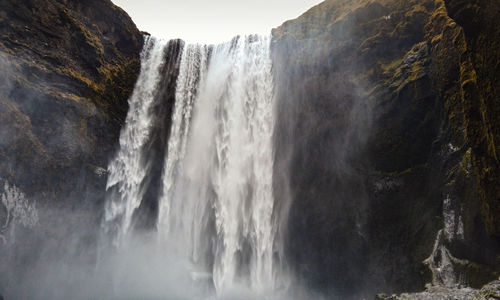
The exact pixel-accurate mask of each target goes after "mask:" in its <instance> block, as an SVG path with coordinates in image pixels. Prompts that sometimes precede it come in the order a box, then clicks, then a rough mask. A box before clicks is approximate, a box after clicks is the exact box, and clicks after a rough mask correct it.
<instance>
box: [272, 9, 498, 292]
mask: <svg viewBox="0 0 500 300" xmlns="http://www.w3.org/2000/svg"><path fill="white" fill-rule="evenodd" d="M448 2H450V3H448ZM451 2H453V1H446V5H447V6H445V2H444V1H440V0H438V1H398V0H379V1H363V0H358V1H339V0H331V1H325V2H323V3H322V4H320V5H318V6H317V7H315V8H312V9H311V10H310V11H308V12H306V13H305V14H304V15H302V16H301V17H299V18H298V19H296V20H292V21H289V22H287V23H285V24H283V25H282V26H281V27H279V28H278V29H275V30H274V31H273V36H274V41H273V59H274V62H275V76H276V81H277V87H278V91H277V93H278V124H277V133H276V137H275V141H276V159H275V160H276V165H275V174H283V175H278V176H277V177H276V178H275V194H276V198H277V199H278V200H279V201H280V203H287V198H289V202H288V205H289V206H290V215H289V218H288V225H287V230H286V232H285V236H286V241H287V242H286V244H287V245H286V251H287V254H288V258H289V261H290V265H291V268H292V269H293V270H294V271H295V272H296V273H297V274H298V280H304V281H305V282H306V283H307V284H308V285H309V286H311V287H314V288H316V289H319V290H322V291H324V292H325V293H327V294H334V293H338V294H339V295H338V296H341V297H349V296H351V297H354V298H359V297H360V296H361V295H370V294H371V295H373V294H374V293H375V292H382V291H388V292H392V291H396V292H397V291H404V290H406V291H416V290H422V289H423V288H424V284H425V283H427V282H432V283H434V284H436V285H447V284H451V285H454V284H467V285H471V286H473V287H476V288H478V287H480V286H481V285H483V284H485V283H486V282H488V281H490V280H492V279H493V278H495V276H496V274H497V272H498V271H499V270H500V265H499V261H498V255H497V253H499V249H500V248H499V245H498V240H497V239H496V235H495V232H496V231H495V229H494V228H496V227H495V226H496V225H495V224H496V222H497V221H498V219H499V217H500V215H499V214H498V213H496V212H497V210H498V207H500V205H498V203H496V202H495V201H497V200H498V184H494V183H493V182H498V180H495V178H497V176H498V174H499V173H498V169H497V168H498V161H497V160H496V158H495V157H496V154H495V153H496V152H495V151H496V150H495V149H497V148H494V147H493V146H494V145H497V144H494V138H495V137H498V135H495V129H494V128H496V127H495V126H497V124H499V122H495V121H493V120H496V119H494V118H498V111H497V110H496V109H497V108H498V103H496V102H495V100H494V99H497V98H498V97H497V96H495V95H496V94H494V88H493V87H495V88H496V87H497V86H498V84H495V83H498V78H499V77H500V74H498V68H497V69H494V68H495V66H498V60H497V59H496V56H497V55H498V51H495V50H493V49H496V48H495V47H493V46H494V45H496V44H495V43H497V42H498V34H496V32H497V30H498V21H494V20H495V19H494V17H497V16H498V14H497V11H498V5H497V6H495V5H496V4H494V1H483V2H484V3H483V4H478V5H476V6H477V7H476V6H474V5H472V6H474V7H475V8H474V9H476V10H472V11H473V14H474V16H475V17H474V18H473V19H470V18H468V17H463V19H464V20H472V21H471V22H472V23H471V25H470V26H473V29H467V28H466V27H467V25H464V27H462V25H461V24H460V21H457V22H458V23H459V24H457V23H455V22H454V20H453V19H452V18H451V17H453V16H454V15H453V14H454V13H453V12H452V11H450V12H449V11H448V10H447V7H448V9H451V7H452V6H453V5H452V3H451ZM456 2H457V3H458V2H460V3H461V2H464V3H465V1H456ZM458 6H459V5H458V4H457V5H456V6H454V7H458ZM493 6H495V7H493ZM482 9H484V10H486V11H485V12H481V10H482ZM487 9H488V10H487ZM456 11H457V12H462V13H463V14H465V13H466V12H467V11H469V12H470V11H471V9H469V8H467V9H461V8H456ZM482 14H487V16H488V17H489V19H487V20H485V21H484V22H482V23H481V22H479V21H478V20H477V22H476V21H473V20H476V19H478V18H481V17H480V16H481V15H482ZM450 16H451V17H450ZM497 19H498V18H497ZM480 24H483V25H482V26H483V27H480ZM495 34H496V35H495ZM469 35H471V37H469ZM474 41H475V42H474ZM481 51H482V52H481ZM479 59H483V60H487V61H488V62H490V63H489V64H480V63H478V62H475V60H476V61H477V60H479ZM474 64H477V65H479V66H480V68H481V70H482V72H483V76H482V77H480V76H479V75H475V74H476V72H475V71H474ZM477 73H478V74H479V73H480V72H479V71H478V72H477ZM468 85H471V90H468ZM482 95H484V96H482ZM478 97H479V98H478ZM481 97H482V98H481ZM495 97H496V98H495ZM482 99H483V100H482ZM484 99H489V101H488V102H487V101H485V100H484ZM497 102H498V101H497ZM485 103H488V104H485ZM495 170H497V171H495ZM286 174H290V176H287V175H286ZM492 216H496V217H492ZM441 230H443V231H441ZM439 232H442V233H440V234H438V233H439ZM440 235H442V236H443V237H442V241H441V242H440V243H441V244H439V247H435V246H436V243H435V242H436V239H437V237H439V236H440ZM441 246H442V247H441ZM443 247H444V248H443ZM436 249H446V250H447V251H449V252H433V251H434V250H436ZM436 251H437V250H436ZM439 251H441V250H439ZM443 251H444V250H443ZM431 253H432V255H431ZM440 253H449V258H450V260H451V265H450V266H449V268H452V269H453V270H454V272H452V275H451V278H448V277H446V276H448V275H446V274H444V273H443V270H442V269H441V268H435V267H433V266H436V265H439V266H441V264H442V259H443V256H442V254H440ZM446 255H448V254H446ZM424 261H425V263H424ZM431 262H432V263H431Z"/></svg>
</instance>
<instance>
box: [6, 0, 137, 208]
mask: <svg viewBox="0 0 500 300" xmlns="http://www.w3.org/2000/svg"><path fill="white" fill-rule="evenodd" d="M0 7H1V10H0V37H1V39H0V68H1V70H2V72H0V83H1V84H0V89H1V93H0V128H1V129H0V137H1V138H0V178H1V179H2V181H8V182H10V183H11V184H14V185H16V186H18V187H19V188H20V189H21V190H22V191H24V192H25V193H26V194H27V195H28V197H30V198H37V199H39V201H41V202H42V203H46V202H47V201H50V199H58V201H59V202H61V201H63V202H64V199H65V200H71V201H72V202H74V201H76V202H77V203H79V205H84V206H85V205H91V204H89V203H96V202H99V199H102V194H103V193H102V191H103V189H104V185H105V182H106V180H105V176H103V175H105V174H104V173H105V168H106V166H107V161H108V157H109V155H110V154H111V152H112V151H113V149H114V147H115V145H116V144H117V140H118V134H119V130H120V127H121V125H122V123H123V120H124V119H125V116H126V112H127V107H128V105H127V99H128V96H129V94H130V93H131V91H132V89H133V86H134V83H135V80H136V78H137V75H138V72H139V67H140V61H139V54H140V51H141V48H142V40H143V38H142V34H141V33H140V32H139V31H138V30H137V28H136V27H135V25H134V23H133V22H132V21H131V19H130V18H129V16H128V15H127V14H126V13H125V12H124V11H123V10H121V9H120V8H118V7H117V6H115V5H114V4H112V2H111V1H109V0H106V1H97V0H92V1H84V2H81V1H74V0H23V1H13V0H2V1H1V3H0Z"/></svg>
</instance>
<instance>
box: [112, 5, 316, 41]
mask: <svg viewBox="0 0 500 300" xmlns="http://www.w3.org/2000/svg"><path fill="white" fill-rule="evenodd" d="M113 2H114V3H115V4H116V5H118V6H120V7H121V8H123V9H124V10H125V11H126V12H127V13H128V14H129V15H130V16H131V17H132V19H133V20H134V22H135V23H136V24H137V27H138V28H139V29H140V30H144V31H147V32H149V33H151V34H152V35H154V36H157V37H160V38H165V39H171V38H182V39H184V40H186V41H188V42H192V43H194V42H198V43H220V42H224V41H228V40H230V39H231V38H232V37H234V36H236V35H238V34H251V33H260V34H267V33H270V32H271V29H272V28H274V27H277V26H279V25H281V24H282V23H283V22H284V21H286V20H290V19H294V18H296V17H298V16H299V15H301V14H302V13H304V12H305V11H306V10H308V9H309V8H311V7H313V6H314V5H316V4H318V3H320V2H322V0H113Z"/></svg>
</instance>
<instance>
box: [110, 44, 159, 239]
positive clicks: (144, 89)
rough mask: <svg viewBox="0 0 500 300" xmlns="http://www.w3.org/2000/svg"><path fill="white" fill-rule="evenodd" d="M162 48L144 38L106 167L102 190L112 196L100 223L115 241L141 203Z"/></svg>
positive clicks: (120, 235)
mask: <svg viewBox="0 0 500 300" xmlns="http://www.w3.org/2000/svg"><path fill="white" fill-rule="evenodd" d="M164 48H165V44H164V43H162V42H161V41H159V40H157V39H155V38H152V37H149V36H148V37H145V42H144V49H143V51H142V53H141V71H140V75H139V78H138V80H137V83H136V85H135V88H134V91H133V93H132V96H131V97H130V99H129V111H128V114H127V118H126V120H125V126H124V128H123V129H122V131H121V134H120V149H119V151H118V153H117V155H116V157H115V158H114V159H113V160H112V161H111V162H110V164H109V166H108V182H107V186H106V189H107V190H108V191H110V190H111V194H112V195H111V196H108V199H107V202H106V207H105V216H104V226H105V230H106V231H110V232H113V233H114V234H115V235H116V239H117V241H119V240H121V239H122V238H123V236H124V235H125V234H126V233H127V232H128V230H129V229H130V226H131V223H132V215H133V213H134V211H135V210H136V209H137V208H138V207H139V205H140V204H141V200H142V195H143V193H144V190H143V189H141V183H142V181H143V180H144V177H145V176H146V174H147V172H148V170H149V167H150V166H149V165H148V164H147V163H145V158H144V155H143V152H144V151H143V150H144V148H143V147H144V145H145V143H146V141H147V139H148V135H149V134H150V128H151V125H152V113H153V112H152V110H151V107H152V105H153V104H154V100H155V94H156V90H157V89H158V85H159V82H160V79H161V74H160V69H161V66H162V63H163V60H164Z"/></svg>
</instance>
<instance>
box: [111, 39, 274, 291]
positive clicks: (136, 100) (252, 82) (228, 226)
mask: <svg viewBox="0 0 500 300" xmlns="http://www.w3.org/2000/svg"><path fill="white" fill-rule="evenodd" d="M270 40H271V38H270V37H269V36H266V37H261V36H256V35H252V36H246V37H236V38H234V39H233V40H232V41H230V42H228V43H224V44H220V45H216V46H204V45H185V46H184V47H183V50H182V56H181V60H180V65H179V74H178V77H177V83H176V89H175V104H174V107H173V111H172V115H171V116H164V118H171V124H170V130H169V138H168V146H167V152H166V155H165V159H164V161H163V162H162V164H163V173H162V176H161V181H160V182H161V184H162V187H161V193H160V195H159V197H158V205H159V206H158V220H157V225H156V229H157V230H156V232H157V245H158V247H160V248H161V247H168V248H169V249H168V251H169V252H171V251H175V252H177V253H179V254H180V255H184V256H185V257H186V258H187V259H189V260H190V261H191V262H192V264H193V265H194V266H195V268H196V270H197V272H199V273H197V274H207V276H209V277H210V278H211V280H212V281H213V285H214V286H215V289H216V291H217V292H218V293H224V292H225V291H229V290H231V289H233V288H235V287H236V286H245V287H248V288H249V289H250V290H252V291H254V292H257V293H264V292H269V291H272V290H274V289H276V288H277V287H278V286H279V285H280V282H279V281H278V278H279V277H280V276H279V275H280V272H279V269H280V268H279V265H280V264H279V261H278V260H279V256H280V255H279V253H277V252H278V251H277V250H276V249H278V248H279V245H278V244H279V241H277V239H276V228H275V227H276V226H275V224H276V223H277V222H276V220H274V219H273V218H274V215H273V209H274V206H275V203H274V198H273V191H272V181H273V158H274V153H273V143H272V136H273V130H274V120H275V113H274V101H273V99H274V91H273V89H274V83H273V76H272V72H271V68H272V63H271V58H270ZM163 47H165V46H164V45H161V43H158V42H157V41H154V40H152V39H148V40H147V41H146V44H145V47H144V52H143V54H142V68H141V73H140V76H139V79H138V82H137V84H136V87H135V90H134V93H133V95H132V97H131V98H130V110H129V113H128V116H127V120H126V125H125V127H124V129H123V130H122V133H121V137H120V150H119V152H118V154H117V156H116V158H115V159H114V160H113V161H112V162H111V163H110V165H109V167H108V171H109V179H108V189H113V188H114V189H116V190H117V191H118V192H117V193H116V192H115V193H110V197H109V199H108V201H107V205H106V213H105V222H104V227H105V228H109V227H112V226H115V227H118V230H116V231H117V232H118V237H116V239H117V240H118V241H119V240H120V239H121V238H123V236H124V235H126V234H127V233H128V232H130V230H131V228H132V227H133V224H132V223H133V222H132V216H133V214H134V212H135V211H137V210H138V208H139V206H140V205H141V201H143V199H142V198H143V197H142V196H143V194H144V190H143V188H141V182H142V181H143V180H144V177H145V176H146V174H147V173H148V171H149V169H148V168H149V167H150V164H147V163H144V160H145V157H144V156H145V155H144V147H143V145H144V143H145V141H146V140H147V136H148V134H150V126H151V125H150V124H151V118H152V116H151V114H152V112H151V110H150V109H149V108H150V107H151V105H152V104H151V103H153V102H154V100H153V98H155V91H156V90H157V89H158V88H159V87H158V85H159V77H160V74H159V73H160V69H161V68H160V66H161V64H162V63H161V61H162V59H165V58H164V57H163V55H162V53H163V51H162V48H163ZM107 231H112V230H109V229H108V230H107ZM118 244H119V242H118Z"/></svg>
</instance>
